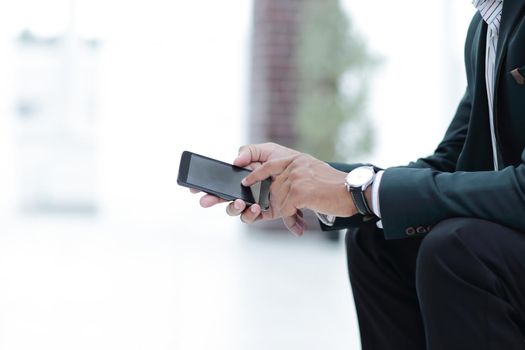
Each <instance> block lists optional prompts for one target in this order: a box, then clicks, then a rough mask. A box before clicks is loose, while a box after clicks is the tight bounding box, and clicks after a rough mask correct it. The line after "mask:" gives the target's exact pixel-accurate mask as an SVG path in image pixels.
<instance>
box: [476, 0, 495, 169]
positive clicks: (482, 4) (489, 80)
mask: <svg viewBox="0 0 525 350" xmlns="http://www.w3.org/2000/svg"><path fill="white" fill-rule="evenodd" d="M472 3H473V4H474V6H475V7H476V9H477V10H478V11H479V13H480V14H481V17H483V20H484V21H485V22H486V23H487V25H488V28H487V50H486V54H485V81H486V84H487V100H488V108H489V118H490V120H489V122H490V137H491V142H492V157H493V159H494V170H499V164H498V149H497V144H496V132H495V130H494V87H495V86H494V81H495V79H496V48H497V47H498V38H499V28H500V23H501V12H502V10H503V0H473V1H472Z"/></svg>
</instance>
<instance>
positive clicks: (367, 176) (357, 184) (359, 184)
mask: <svg viewBox="0 0 525 350" xmlns="http://www.w3.org/2000/svg"><path fill="white" fill-rule="evenodd" d="M375 175H376V171H375V169H374V167H372V166H368V165H364V166H360V167H358V168H355V169H354V170H352V171H351V172H349V173H348V175H346V178H345V182H346V186H347V187H348V189H349V190H350V188H360V189H361V190H363V191H364V190H365V189H366V188H367V187H368V186H370V184H371V183H372V182H373V181H374V177H375Z"/></svg>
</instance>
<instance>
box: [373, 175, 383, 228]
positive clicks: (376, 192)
mask: <svg viewBox="0 0 525 350" xmlns="http://www.w3.org/2000/svg"><path fill="white" fill-rule="evenodd" d="M383 173H384V171H383V170H380V171H378V172H377V174H376V177H375V178H374V183H373V184H372V211H373V212H374V214H375V215H376V216H377V217H378V218H380V219H381V207H380V206H379V186H380V185H381V177H382V176H383ZM376 225H377V227H379V228H383V223H382V222H381V220H379V221H378V222H377V223H376Z"/></svg>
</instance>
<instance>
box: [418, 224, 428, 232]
mask: <svg viewBox="0 0 525 350" xmlns="http://www.w3.org/2000/svg"><path fill="white" fill-rule="evenodd" d="M416 232H417V233H427V229H426V228H424V227H423V226H418V227H417V228H416Z"/></svg>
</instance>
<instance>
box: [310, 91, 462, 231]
mask: <svg viewBox="0 0 525 350" xmlns="http://www.w3.org/2000/svg"><path fill="white" fill-rule="evenodd" d="M470 108H471V102H470V96H469V94H468V90H467V92H465V95H464V96H463V98H462V100H461V102H460V104H459V107H458V109H457V111H456V114H455V116H454V119H453V120H452V122H451V123H450V126H449V127H448V129H447V132H446V133H445V137H444V138H443V140H442V141H441V142H440V144H439V145H438V147H437V149H436V151H435V152H434V154H432V155H431V156H428V157H425V158H420V159H418V160H416V161H415V162H411V163H410V164H409V165H407V166H405V167H403V168H420V169H424V168H428V169H433V170H437V171H442V172H445V171H449V172H452V171H454V170H455V168H456V163H457V160H458V157H459V154H460V153H461V149H462V148H463V143H464V142H465V138H466V135H467V128H468V121H469V116H470ZM330 165H331V166H332V167H334V168H336V169H337V170H340V171H344V172H350V171H352V170H353V169H355V168H357V167H358V166H361V165H364V164H344V163H330ZM383 176H384V175H383ZM383 184H384V179H383V180H382V181H381V187H380V188H382V187H383ZM381 196H382V191H380V198H381V213H382V215H383V216H384V215H385V213H384V212H383V198H382V197H381ZM319 223H320V225H321V230H323V231H333V230H343V229H347V228H350V227H356V226H360V225H362V224H363V216H362V215H355V216H352V217H349V218H339V217H338V218H337V219H336V220H335V223H334V225H333V226H326V225H324V224H323V223H322V222H319ZM383 225H384V223H383ZM403 232H404V230H403Z"/></svg>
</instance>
